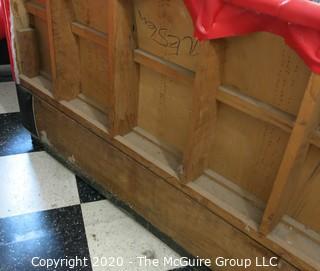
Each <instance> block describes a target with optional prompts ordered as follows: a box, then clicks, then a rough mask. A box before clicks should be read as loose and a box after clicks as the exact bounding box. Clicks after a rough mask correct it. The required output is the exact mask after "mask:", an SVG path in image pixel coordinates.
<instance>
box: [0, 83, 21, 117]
mask: <svg viewBox="0 0 320 271" xmlns="http://www.w3.org/2000/svg"><path fill="white" fill-rule="evenodd" d="M15 88H16V86H15V83H14V82H4V83H0V114H4V113H14V112H19V111H20V109H19V104H18V98H17V93H16V89H15Z"/></svg>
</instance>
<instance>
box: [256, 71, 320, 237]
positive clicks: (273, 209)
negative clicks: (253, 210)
mask: <svg viewBox="0 0 320 271" xmlns="http://www.w3.org/2000/svg"><path fill="white" fill-rule="evenodd" d="M319 120H320V76H319V75H315V74H312V75H311V77H310V80H309V83H308V86H307V89H306V91H305V94H304V98H303V100H302V103H301V107H300V110H299V114H298V116H297V120H296V122H295V125H294V127H293V130H292V133H291V136H290V138H289V142H288V145H287V148H286V151H285V153H284V157H283V159H282V162H281V164H280V168H279V171H278V173H277V176H276V179H275V181H274V184H273V188H272V191H271V195H270V197H269V200H268V204H267V206H266V209H265V213H264V216H263V219H262V223H261V225H260V231H261V232H262V233H263V234H265V235H266V234H268V233H269V232H271V231H272V230H273V228H274V227H275V226H276V225H277V224H278V222H279V221H280V219H281V217H282V216H283V214H284V213H285V212H286V210H287V207H288V206H287V204H288V199H289V197H290V195H291V193H290V191H292V189H293V187H294V185H295V180H297V178H298V176H299V173H300V168H301V164H302V163H303V161H304V160H305V158H306V154H307V151H308V148H309V145H310V143H309V137H310V135H311V134H312V132H313V131H314V129H315V128H316V127H317V126H318V124H319Z"/></svg>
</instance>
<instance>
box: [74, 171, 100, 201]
mask: <svg viewBox="0 0 320 271" xmlns="http://www.w3.org/2000/svg"><path fill="white" fill-rule="evenodd" d="M76 178H77V186H78V192H79V198H80V202H81V203H87V202H93V201H98V200H103V199H105V197H104V196H102V195H101V194H100V193H99V192H98V191H96V190H95V189H94V188H92V187H91V186H90V185H88V184H87V183H86V182H85V181H84V180H82V179H81V178H80V177H79V176H76Z"/></svg>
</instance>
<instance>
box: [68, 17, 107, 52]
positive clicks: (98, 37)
mask: <svg viewBox="0 0 320 271" xmlns="http://www.w3.org/2000/svg"><path fill="white" fill-rule="evenodd" d="M71 29H72V32H73V34H75V35H77V36H79V37H81V38H83V39H86V40H89V41H92V42H94V43H97V44H99V45H101V46H103V47H108V38H107V34H105V33H103V32H100V31H98V30H95V29H93V28H91V27H88V26H86V25H84V24H81V23H77V22H73V23H72V24H71Z"/></svg>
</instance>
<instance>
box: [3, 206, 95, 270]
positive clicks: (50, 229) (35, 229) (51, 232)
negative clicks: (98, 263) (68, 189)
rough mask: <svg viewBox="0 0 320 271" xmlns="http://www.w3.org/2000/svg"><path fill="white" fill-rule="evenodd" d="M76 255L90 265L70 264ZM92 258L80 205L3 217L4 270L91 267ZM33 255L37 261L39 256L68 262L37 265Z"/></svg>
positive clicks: (89, 268)
mask: <svg viewBox="0 0 320 271" xmlns="http://www.w3.org/2000/svg"><path fill="white" fill-rule="evenodd" d="M34 257H39V258H34ZM76 257H77V258H78V259H82V260H83V259H84V258H86V259H87V266H83V265H82V266H78V267H76V268H73V269H72V268H70V267H71V266H72V265H74V263H73V261H74V260H75V259H76ZM89 258H90V256H89V249H88V244H87V239H86V235H85V228H84V224H83V218H82V213H81V207H80V205H75V206H70V207H66V208H60V209H55V210H49V211H44V212H37V213H32V214H27V215H22V216H16V217H9V218H3V219H0V270H1V271H24V270H26V271H32V270H59V271H65V270H79V271H80V270H83V271H90V270H92V268H91V263H90V259H89ZM32 259H34V264H36V265H37V264H39V262H40V259H52V260H59V259H68V260H69V261H68V264H69V266H68V267H66V264H65V263H64V264H62V266H61V265H59V266H58V267H57V268H55V267H49V268H42V267H34V266H33V265H32ZM70 264H71V266H70Z"/></svg>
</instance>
